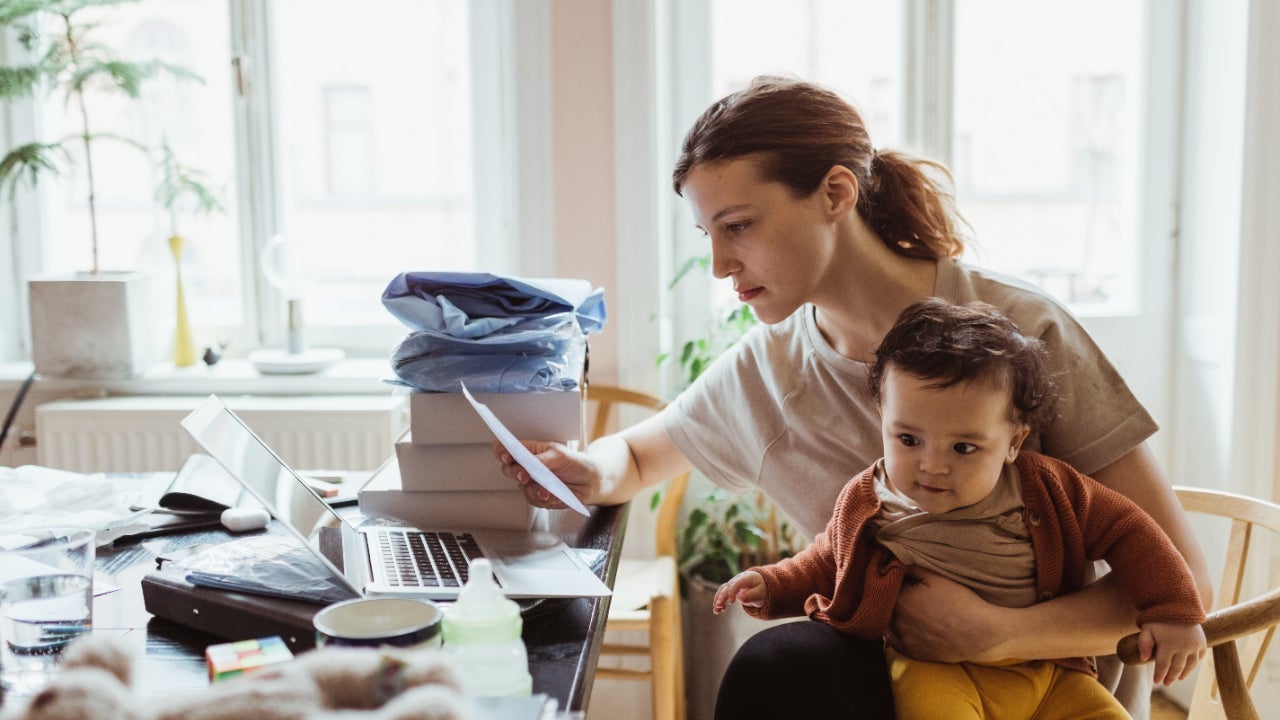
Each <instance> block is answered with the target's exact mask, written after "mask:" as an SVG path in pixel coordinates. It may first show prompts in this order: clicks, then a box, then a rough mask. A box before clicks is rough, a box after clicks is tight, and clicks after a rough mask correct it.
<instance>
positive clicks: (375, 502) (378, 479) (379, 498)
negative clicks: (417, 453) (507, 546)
mask: <svg viewBox="0 0 1280 720" xmlns="http://www.w3.org/2000/svg"><path fill="white" fill-rule="evenodd" d="M464 399H465V398H464ZM509 487H510V486H509ZM359 500H360V512H362V513H364V514H365V515H380V516H386V517H394V518H398V519H400V520H402V521H404V522H406V523H408V524H410V525H413V526H414V527H420V528H428V527H435V528H473V529H481V528H484V529H491V530H530V529H532V528H533V527H534V523H535V522H536V521H537V519H538V513H539V511H538V508H536V507H533V506H532V505H530V504H529V503H528V501H527V500H525V499H524V493H522V492H520V491H519V490H516V489H511V490H505V491H500V490H474V491H473V490H467V491H434V490H425V491H424V490H406V489H404V488H403V487H402V486H401V482H400V469H399V467H398V465H397V464H396V463H387V464H386V465H385V466H383V468H382V469H381V470H379V471H378V473H377V474H376V475H375V476H374V477H373V478H372V479H370V481H369V482H368V484H366V485H365V486H364V487H363V488H361V489H360V495H359Z"/></svg>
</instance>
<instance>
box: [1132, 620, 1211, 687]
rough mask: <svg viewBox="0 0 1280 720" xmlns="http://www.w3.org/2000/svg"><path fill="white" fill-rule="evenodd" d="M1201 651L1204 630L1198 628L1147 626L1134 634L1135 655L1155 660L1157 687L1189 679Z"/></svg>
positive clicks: (1170, 624)
mask: <svg viewBox="0 0 1280 720" xmlns="http://www.w3.org/2000/svg"><path fill="white" fill-rule="evenodd" d="M1205 647H1206V643H1205V639H1204V630H1203V629H1202V628H1201V627H1200V626H1199V625H1190V624H1186V623H1147V624H1146V625H1143V626H1142V632H1140V633H1138V652H1139V654H1141V656H1142V657H1143V658H1144V659H1148V658H1149V659H1153V660H1155V664H1156V674H1155V683H1156V684H1157V685H1172V684H1173V683H1175V682H1176V681H1178V680H1181V679H1183V678H1185V677H1186V676H1187V675H1190V674H1191V671H1192V670H1193V669H1195V666H1196V663H1198V662H1200V658H1202V657H1204V651H1205ZM1153 649H1154V651H1155V655H1154V657H1152V650H1153Z"/></svg>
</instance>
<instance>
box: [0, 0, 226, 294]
mask: <svg viewBox="0 0 1280 720" xmlns="http://www.w3.org/2000/svg"><path fill="white" fill-rule="evenodd" d="M136 1H137V0H0V28H12V29H13V30H14V31H15V36H16V39H17V41H18V43H19V45H20V46H21V47H22V48H23V49H24V50H25V51H26V52H27V53H28V55H29V57H30V58H32V61H31V62H30V63H28V64H25V65H6V66H0V99H3V100H14V99H19V98H24V97H33V96H35V95H36V94H38V93H40V92H46V93H48V94H50V95H52V94H55V93H61V94H62V96H63V99H64V101H65V103H66V106H67V108H68V111H69V112H71V113H73V114H74V115H75V116H76V117H77V118H78V120H79V123H78V124H79V130H78V132H76V133H74V134H71V135H67V136H66V137H62V138H59V139H56V140H53V141H51V142H45V141H39V140H37V141H33V142H29V143H26V144H23V145H20V146H18V147H15V148H13V149H12V150H10V151H9V152H8V153H7V154H6V155H5V156H4V158H3V159H0V191H3V190H4V189H5V188H7V189H8V197H9V198H10V200H11V201H12V199H13V197H14V194H15V193H16V192H17V187H18V184H19V182H20V181H22V180H24V179H25V180H27V181H28V182H29V183H30V184H31V185H32V186H34V185H35V184H36V182H37V180H38V179H39V177H40V176H41V175H43V174H46V173H48V174H54V175H57V174H59V172H60V171H61V170H62V169H63V167H64V166H66V165H69V164H70V162H71V158H72V149H73V148H78V149H79V150H80V152H81V153H82V155H83V160H84V171H85V177H86V180H87V183H88V207H89V226H90V233H91V236H92V237H91V240H92V245H91V247H92V253H93V257H92V272H93V273H94V274H97V273H98V272H99V266H98V217H97V206H96V199H97V197H96V191H95V178H94V168H93V148H94V146H95V144H96V143H98V142H102V141H112V142H120V143H123V144H125V145H127V146H130V147H133V148H136V149H137V150H138V151H139V152H142V153H144V154H145V155H147V157H148V159H149V160H151V162H153V163H156V164H162V165H163V167H164V169H165V173H164V175H165V178H166V180H165V181H164V182H163V183H162V185H161V188H160V189H159V190H158V191H157V198H158V199H159V200H160V202H161V204H162V205H164V206H165V207H168V208H170V209H171V210H172V208H173V203H175V202H177V201H178V199H179V198H181V197H184V196H189V195H193V196H194V197H195V199H196V201H197V208H204V209H206V210H211V209H215V208H216V207H217V203H216V200H214V199H213V195H212V193H210V192H209V191H208V189H207V188H205V187H204V186H203V185H202V184H201V183H200V182H199V180H198V176H197V175H196V174H195V173H194V172H192V171H190V170H188V169H185V168H181V166H179V165H177V164H176V163H175V162H173V160H172V153H171V152H170V151H168V149H167V147H166V148H164V149H163V150H160V151H156V150H154V149H152V148H149V147H147V146H146V145H145V144H143V143H140V142H138V141H136V140H133V139H130V138H127V137H123V136H120V135H117V134H113V133H99V132H95V131H94V130H93V127H94V126H93V124H92V123H91V122H90V112H89V103H88V102H87V99H86V98H87V95H88V94H89V92H90V91H97V90H102V91H107V92H116V93H121V94H123V95H125V96H127V97H129V98H132V99H138V98H140V97H141V91H142V85H143V83H144V81H146V80H147V79H149V78H151V77H153V76H155V75H157V74H158V73H162V72H163V73H168V74H171V75H173V76H174V77H178V78H183V79H190V80H196V81H199V80H200V78H199V77H198V76H197V75H195V74H194V73H192V72H190V71H189V70H186V69H185V68H182V67H178V66H176V65H172V64H169V63H165V62H163V61H160V60H149V61H145V62H134V61H129V60H125V59H123V58H121V57H120V56H119V55H118V54H117V53H116V52H115V51H114V50H113V49H112V48H110V47H109V46H107V45H105V44H102V43H100V42H98V41H97V40H96V39H95V38H94V36H93V31H94V29H95V28H96V27H97V24H96V23H95V22H93V21H91V20H84V19H83V16H84V14H85V11H86V10H89V9H91V8H100V7H103V6H110V5H120V4H123V3H126V2H136Z"/></svg>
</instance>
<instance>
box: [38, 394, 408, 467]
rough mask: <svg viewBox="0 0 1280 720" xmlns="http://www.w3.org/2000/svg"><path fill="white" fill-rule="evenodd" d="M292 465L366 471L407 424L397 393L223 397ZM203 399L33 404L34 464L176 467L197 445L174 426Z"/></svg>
mask: <svg viewBox="0 0 1280 720" xmlns="http://www.w3.org/2000/svg"><path fill="white" fill-rule="evenodd" d="M223 400H224V402H226V403H227V406H228V407H230V408H231V409H232V410H234V411H235V412H236V414H237V415H239V416H240V417H241V418H243V419H244V421H245V423H246V424H248V425H249V427H251V428H253V430H254V432H256V433H258V435H259V436H261V437H262V439H263V440H265V441H266V442H267V444H268V445H270V446H271V447H272V449H274V450H275V451H276V452H277V453H279V454H280V456H281V458H283V459H284V461H285V462H287V463H289V465H291V466H292V467H294V468H298V469H304V468H305V469H326V470H372V469H374V468H376V467H377V466H378V465H380V464H381V463H382V462H383V461H384V460H386V459H387V458H388V457H390V456H391V455H392V454H393V452H394V447H395V441H396V439H397V438H398V437H400V434H401V433H403V432H404V430H405V428H406V427H407V425H408V410H407V409H406V403H405V399H404V396H391V395H376V396H354V395H351V396H343V395H338V396H321V397H314V396H312V397H257V396H243V397H228V398H223ZM203 401H204V398H203V397H177V396H163V397H162V396H134V397H112V398H100V399H94V400H65V401H57V402H50V403H45V404H43V405H39V406H37V407H36V451H37V458H38V463H39V464H40V465H44V466H46V467H53V468H60V469H63V470H70V471H73V472H147V471H159V470H176V469H178V466H180V465H181V464H182V461H183V460H185V459H186V458H187V456H189V455H190V454H191V453H193V452H198V451H199V448H198V447H197V446H196V444H195V442H194V441H192V440H191V438H190V437H189V436H188V435H187V433H186V431H184V430H183V429H182V427H181V426H180V425H179V424H178V423H179V422H180V421H181V420H182V418H184V417H186V415H187V413H189V412H191V411H192V410H193V409H195V408H196V406H198V405H199V404H200V403H201V402H203Z"/></svg>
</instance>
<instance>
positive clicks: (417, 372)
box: [391, 313, 586, 392]
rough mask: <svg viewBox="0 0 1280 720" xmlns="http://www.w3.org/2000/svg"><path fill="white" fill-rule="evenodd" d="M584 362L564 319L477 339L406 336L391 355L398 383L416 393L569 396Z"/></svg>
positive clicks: (578, 337)
mask: <svg viewBox="0 0 1280 720" xmlns="http://www.w3.org/2000/svg"><path fill="white" fill-rule="evenodd" d="M585 360H586V337H585V336H584V335H583V334H582V333H581V332H579V331H578V326H577V323H576V322H575V321H574V319H573V317H572V315H570V314H569V313H561V314H560V315H555V316H551V317H547V318H536V319H533V320H526V321H524V322H521V323H520V324H518V325H515V326H512V327H508V328H504V329H502V330H498V331H496V332H493V333H490V334H489V335H485V336H483V337H478V338H457V337H453V336H451V335H448V334H446V333H440V332H433V331H427V330H424V331H421V332H414V333H409V335H408V336H406V337H405V338H404V339H403V340H401V341H400V344H399V345H397V346H396V348H395V350H393V351H392V353H391V368H392V370H393V371H394V372H395V374H396V377H397V378H398V383H399V384H402V385H407V386H408V387H412V388H415V389H418V390H430V391H434V392H460V391H461V383H464V382H465V383H466V384H467V387H468V388H470V389H471V390H473V391H475V392H530V391H540V390H572V389H574V388H576V387H577V386H578V380H579V378H580V377H581V376H582V374H583V369H584V363H585Z"/></svg>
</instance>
